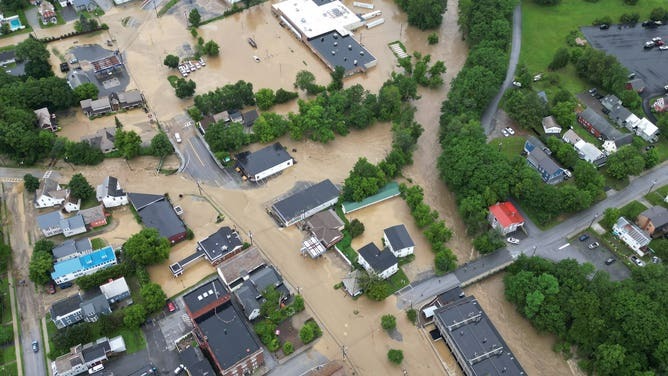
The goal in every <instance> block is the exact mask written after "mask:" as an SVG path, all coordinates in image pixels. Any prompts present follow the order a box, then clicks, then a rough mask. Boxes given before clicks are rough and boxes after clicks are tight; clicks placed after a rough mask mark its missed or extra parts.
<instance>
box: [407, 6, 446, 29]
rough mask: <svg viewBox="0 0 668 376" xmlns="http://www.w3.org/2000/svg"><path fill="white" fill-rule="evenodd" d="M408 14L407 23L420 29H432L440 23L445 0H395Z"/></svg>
mask: <svg viewBox="0 0 668 376" xmlns="http://www.w3.org/2000/svg"><path fill="white" fill-rule="evenodd" d="M396 1H397V4H399V7H401V9H403V10H404V11H405V12H406V13H407V14H408V23H409V24H411V25H413V26H415V27H417V28H418V29H420V30H426V29H434V28H436V27H438V26H440V25H441V22H442V21H443V13H444V12H445V4H446V1H445V0H396Z"/></svg>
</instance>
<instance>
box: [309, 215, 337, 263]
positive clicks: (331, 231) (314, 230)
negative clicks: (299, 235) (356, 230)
mask: <svg viewBox="0 0 668 376" xmlns="http://www.w3.org/2000/svg"><path fill="white" fill-rule="evenodd" d="M343 227H344V223H343V221H342V220H341V218H339V216H338V215H337V214H336V213H335V212H334V210H332V209H328V210H324V211H321V212H319V213H316V214H314V215H313V216H311V217H310V218H308V219H307V220H306V224H305V225H304V228H303V229H305V230H306V231H308V232H309V234H310V235H311V236H310V237H309V238H307V239H306V240H305V241H304V242H303V244H302V249H301V252H302V254H306V253H308V254H309V255H310V256H311V257H312V258H315V257H318V256H320V255H322V254H323V253H324V252H325V251H327V249H329V248H331V247H333V246H334V245H335V244H336V243H338V242H339V241H341V239H343V232H342V231H343Z"/></svg>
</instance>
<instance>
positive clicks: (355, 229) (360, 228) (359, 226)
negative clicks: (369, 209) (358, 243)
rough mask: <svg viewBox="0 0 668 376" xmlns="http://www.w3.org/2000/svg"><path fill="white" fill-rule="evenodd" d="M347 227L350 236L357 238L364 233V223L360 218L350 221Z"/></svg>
mask: <svg viewBox="0 0 668 376" xmlns="http://www.w3.org/2000/svg"><path fill="white" fill-rule="evenodd" d="M345 229H346V230H347V231H348V232H349V233H350V236H352V237H353V238H356V237H358V236H360V235H362V234H363V233H364V223H362V222H360V220H359V219H357V218H355V219H353V220H352V221H350V222H348V224H347V225H346V227H345Z"/></svg>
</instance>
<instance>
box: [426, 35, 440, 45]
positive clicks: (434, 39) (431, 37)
mask: <svg viewBox="0 0 668 376" xmlns="http://www.w3.org/2000/svg"><path fill="white" fill-rule="evenodd" d="M427 43H429V44H436V43H438V34H437V33H431V34H429V35H428V36H427Z"/></svg>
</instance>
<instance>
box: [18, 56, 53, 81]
mask: <svg viewBox="0 0 668 376" xmlns="http://www.w3.org/2000/svg"><path fill="white" fill-rule="evenodd" d="M24 73H25V75H26V76H29V77H32V78H35V79H40V78H46V77H52V76H53V71H52V70H51V64H49V61H48V60H28V61H27V62H26V64H25V67H24Z"/></svg>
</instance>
